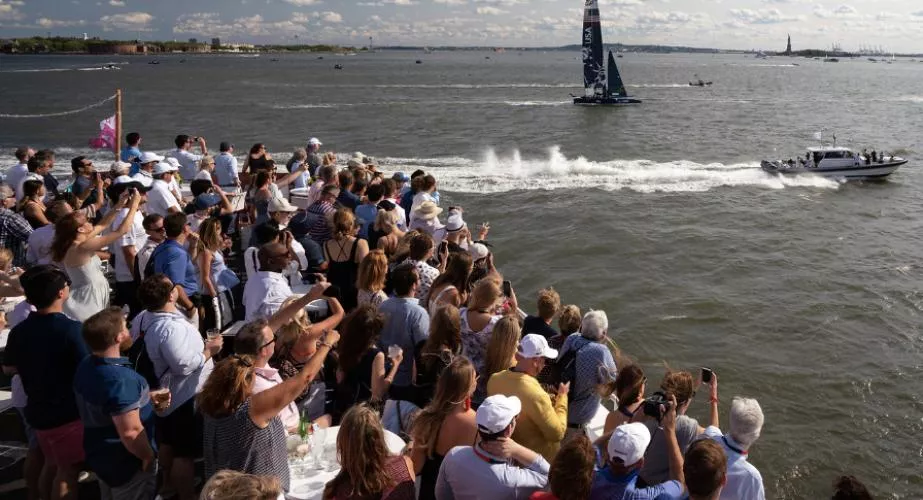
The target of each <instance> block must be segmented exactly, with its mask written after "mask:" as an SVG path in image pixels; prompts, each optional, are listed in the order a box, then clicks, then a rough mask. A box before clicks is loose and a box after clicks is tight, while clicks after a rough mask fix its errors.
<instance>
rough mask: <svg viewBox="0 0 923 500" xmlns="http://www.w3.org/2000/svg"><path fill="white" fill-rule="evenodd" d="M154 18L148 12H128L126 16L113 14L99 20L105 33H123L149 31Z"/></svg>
mask: <svg viewBox="0 0 923 500" xmlns="http://www.w3.org/2000/svg"><path fill="white" fill-rule="evenodd" d="M153 20H154V16H152V15H150V14H148V13H147V12H128V13H125V14H113V15H111V16H103V17H101V18H99V24H101V25H102V27H103V30H104V31H112V30H123V31H148V30H149V29H150V28H149V27H148V26H149V25H150V24H151V21H153Z"/></svg>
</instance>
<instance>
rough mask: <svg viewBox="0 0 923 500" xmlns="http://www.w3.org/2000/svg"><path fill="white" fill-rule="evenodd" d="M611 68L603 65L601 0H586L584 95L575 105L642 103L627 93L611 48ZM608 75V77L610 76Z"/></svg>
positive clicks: (575, 101)
mask: <svg viewBox="0 0 923 500" xmlns="http://www.w3.org/2000/svg"><path fill="white" fill-rule="evenodd" d="M607 66H608V68H606V67H603V34H602V26H601V25H600V22H599V5H598V4H597V0H586V4H585V7H584V9H583V88H584V95H583V97H575V98H574V104H578V105H582V106H598V105H607V106H618V105H623V104H640V103H641V100H640V99H635V98H633V97H631V96H629V95H628V94H627V93H626V92H625V84H623V83H622V76H621V75H620V74H619V68H618V66H617V65H616V64H615V57H613V56H612V51H611V50H610V51H609V61H608V64H607ZM607 76H608V78H606V77H607Z"/></svg>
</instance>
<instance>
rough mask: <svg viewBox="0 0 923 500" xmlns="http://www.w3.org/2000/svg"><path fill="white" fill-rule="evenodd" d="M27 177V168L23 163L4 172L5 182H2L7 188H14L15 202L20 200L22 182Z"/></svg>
mask: <svg viewBox="0 0 923 500" xmlns="http://www.w3.org/2000/svg"><path fill="white" fill-rule="evenodd" d="M27 175H29V167H28V166H26V164H25V163H20V164H18V165H13V166H12V167H10V169H9V170H7V172H6V180H4V182H5V183H6V185H7V186H15V188H16V201H19V200H21V199H22V186H21V185H20V184H22V180H23V179H25V178H26V176H27Z"/></svg>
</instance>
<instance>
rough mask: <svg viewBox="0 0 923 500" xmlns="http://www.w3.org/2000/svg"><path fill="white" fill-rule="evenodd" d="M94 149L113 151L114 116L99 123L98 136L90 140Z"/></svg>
mask: <svg viewBox="0 0 923 500" xmlns="http://www.w3.org/2000/svg"><path fill="white" fill-rule="evenodd" d="M90 147H91V148H94V149H112V150H114V149H115V115H112V116H110V117H109V118H106V119H105V120H103V121H101V122H99V136H98V137H94V138H93V139H90Z"/></svg>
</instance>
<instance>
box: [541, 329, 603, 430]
mask: <svg viewBox="0 0 923 500" xmlns="http://www.w3.org/2000/svg"><path fill="white" fill-rule="evenodd" d="M529 333H532V332H529ZM577 349H579V352H577V357H576V363H577V365H576V377H575V378H574V381H573V383H572V384H571V389H570V394H568V400H567V423H569V424H577V425H585V424H588V423H589V422H590V420H593V416H595V415H596V412H597V411H598V410H599V401H600V397H599V390H598V388H599V386H600V385H602V384H607V383H609V382H612V381H613V380H615V376H616V374H617V373H618V370H617V369H616V367H615V360H613V359H612V352H611V351H610V350H609V347H608V346H606V345H605V344H602V343H600V342H594V341H592V340H589V339H587V338H586V337H584V336H583V335H581V334H580V333H572V334H570V335H568V337H567V339H566V340H565V341H564V345H562V346H561V350H560V351H559V354H558V360H560V359H561V357H563V356H564V353H566V352H567V351H570V350H577Z"/></svg>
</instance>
